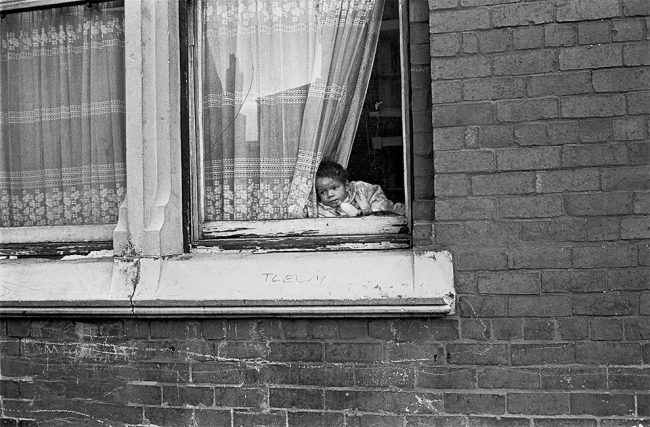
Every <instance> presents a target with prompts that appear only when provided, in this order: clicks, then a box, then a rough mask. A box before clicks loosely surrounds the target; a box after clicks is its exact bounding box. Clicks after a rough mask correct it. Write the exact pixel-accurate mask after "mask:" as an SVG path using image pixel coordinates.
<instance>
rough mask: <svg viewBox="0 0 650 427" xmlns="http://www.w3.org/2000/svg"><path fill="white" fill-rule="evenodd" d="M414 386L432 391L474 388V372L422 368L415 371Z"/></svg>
mask: <svg viewBox="0 0 650 427" xmlns="http://www.w3.org/2000/svg"><path fill="white" fill-rule="evenodd" d="M415 386H416V387H422V388H432V389H455V388H463V389H467V388H476V370H475V369H474V368H442V367H424V368H422V369H419V370H417V371H416V380H415Z"/></svg>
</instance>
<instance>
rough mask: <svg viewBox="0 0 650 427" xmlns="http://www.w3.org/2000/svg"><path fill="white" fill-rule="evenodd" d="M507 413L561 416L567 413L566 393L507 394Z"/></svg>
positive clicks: (567, 397) (567, 395)
mask: <svg viewBox="0 0 650 427" xmlns="http://www.w3.org/2000/svg"><path fill="white" fill-rule="evenodd" d="M507 397H508V413H511V414H534V415H561V414H566V413H568V412H569V394H568V393H508V396H507Z"/></svg>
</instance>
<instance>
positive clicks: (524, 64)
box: [494, 50, 622, 76]
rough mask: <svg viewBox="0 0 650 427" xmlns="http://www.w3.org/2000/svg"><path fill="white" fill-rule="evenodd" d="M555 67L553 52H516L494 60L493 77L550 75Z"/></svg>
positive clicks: (555, 61) (555, 60) (556, 64)
mask: <svg viewBox="0 0 650 427" xmlns="http://www.w3.org/2000/svg"><path fill="white" fill-rule="evenodd" d="M621 62H622V59H621ZM557 66H558V63H557V57H556V55H555V52H553V51H550V50H539V51H530V52H528V51H526V52H516V53H510V54H508V55H503V56H496V57H495V58H494V75H495V76H503V75H519V74H539V73H550V72H553V71H556V70H557Z"/></svg>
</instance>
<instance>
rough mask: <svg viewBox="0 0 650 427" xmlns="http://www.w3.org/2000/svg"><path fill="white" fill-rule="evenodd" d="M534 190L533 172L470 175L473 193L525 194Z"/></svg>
mask: <svg viewBox="0 0 650 427" xmlns="http://www.w3.org/2000/svg"><path fill="white" fill-rule="evenodd" d="M534 192H535V174H534V173H533V172H513V173H500V174H492V175H474V176H472V193H473V194H475V195H487V194H526V193H534Z"/></svg>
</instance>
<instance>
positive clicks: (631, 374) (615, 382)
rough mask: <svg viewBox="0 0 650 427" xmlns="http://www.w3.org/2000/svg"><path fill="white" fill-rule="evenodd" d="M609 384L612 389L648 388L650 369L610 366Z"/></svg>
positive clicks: (645, 389)
mask: <svg viewBox="0 0 650 427" xmlns="http://www.w3.org/2000/svg"><path fill="white" fill-rule="evenodd" d="M608 370H609V375H608V383H609V384H608V385H609V388H610V389H621V390H643V391H647V390H648V384H650V369H640V368H609V369H608Z"/></svg>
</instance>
